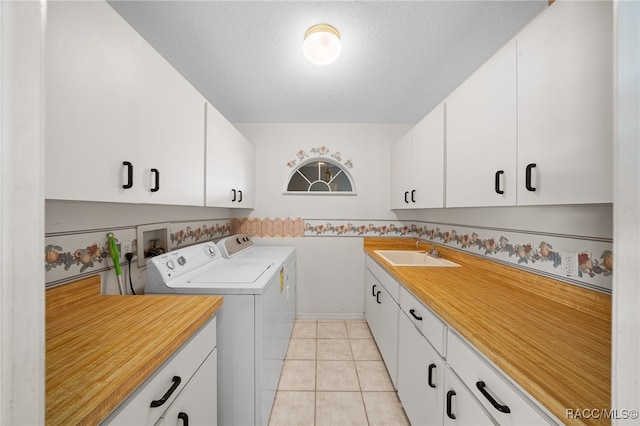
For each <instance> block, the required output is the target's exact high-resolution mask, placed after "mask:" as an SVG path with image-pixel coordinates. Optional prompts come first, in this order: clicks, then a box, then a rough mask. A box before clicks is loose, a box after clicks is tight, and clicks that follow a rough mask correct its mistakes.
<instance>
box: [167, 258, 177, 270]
mask: <svg viewBox="0 0 640 426" xmlns="http://www.w3.org/2000/svg"><path fill="white" fill-rule="evenodd" d="M175 267H176V264H175V263H173V260H167V268H169V269H173V268H175Z"/></svg>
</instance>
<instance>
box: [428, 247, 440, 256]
mask: <svg viewBox="0 0 640 426" xmlns="http://www.w3.org/2000/svg"><path fill="white" fill-rule="evenodd" d="M428 254H429V256H431V257H439V256H440V252H438V250H436V246H435V245H432V246H431V249H430V250H429V253H428Z"/></svg>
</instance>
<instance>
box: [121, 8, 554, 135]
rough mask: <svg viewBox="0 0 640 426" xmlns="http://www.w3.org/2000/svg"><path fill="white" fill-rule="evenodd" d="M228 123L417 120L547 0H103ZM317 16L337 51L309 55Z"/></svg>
mask: <svg viewBox="0 0 640 426" xmlns="http://www.w3.org/2000/svg"><path fill="white" fill-rule="evenodd" d="M110 4H111V5H112V7H113V8H114V9H115V10H116V11H117V12H118V13H120V15H122V16H123V17H124V18H125V19H126V20H127V21H128V22H129V23H130V24H131V25H132V26H133V27H134V28H135V29H136V30H137V31H138V32H139V33H140V34H142V36H143V37H144V38H145V39H147V40H148V41H149V43H151V45H153V47H154V48H155V49H156V50H158V51H159V52H160V53H161V54H162V55H163V56H164V57H165V58H166V59H167V60H168V61H169V62H170V63H171V64H172V65H173V66H174V67H175V68H176V69H177V70H178V71H179V72H180V73H181V74H182V75H183V76H184V77H185V78H186V79H187V80H189V81H190V82H191V84H193V85H194V86H195V87H196V88H197V89H198V90H199V91H200V92H201V93H202V94H203V95H204V96H205V97H206V98H207V99H208V100H209V101H210V102H211V103H212V104H213V105H214V106H215V107H216V108H217V109H218V110H220V112H222V113H223V114H224V115H225V116H226V117H227V119H228V120H229V121H231V122H234V123H295V122H297V123H303V122H306V123H416V122H417V121H419V120H420V119H421V118H422V117H424V115H426V113H427V112H429V111H430V110H431V109H432V108H433V107H434V106H435V105H437V104H438V103H439V102H440V101H442V100H443V99H444V98H445V97H446V95H447V94H448V93H450V92H451V90H453V89H454V88H455V87H456V86H457V85H458V84H460V83H461V82H462V81H463V80H464V79H465V78H466V77H467V76H469V75H470V74H471V73H472V72H473V71H474V70H475V69H476V68H478V67H479V66H480V65H481V64H482V63H483V62H484V61H485V60H486V59H488V58H489V57H490V56H491V55H492V54H493V53H494V52H495V51H497V50H498V49H499V48H500V47H501V46H502V45H504V44H505V43H506V42H507V41H508V40H509V39H510V38H512V37H513V36H514V35H515V34H516V33H517V32H518V31H519V30H520V29H521V28H522V27H524V26H525V25H526V24H527V23H528V22H529V21H531V19H533V17H535V16H536V15H537V14H538V13H539V12H541V11H542V10H543V9H544V8H545V7H546V5H547V0H535V1H482V0H476V1H407V2H405V1H350V2H343V1H322V2H317V1H314V2H311V1H119V0H117V1H110ZM320 22H326V23H329V24H331V25H333V26H335V27H336V28H337V29H338V30H339V31H340V34H341V38H342V43H343V48H342V55H341V56H340V57H339V58H338V60H337V61H336V62H334V63H333V64H331V65H328V66H324V67H321V66H317V65H313V64H311V63H309V62H307V61H306V59H305V58H304V56H303V54H302V40H303V36H304V32H305V30H306V29H307V28H308V27H310V26H311V25H313V24H316V23H320Z"/></svg>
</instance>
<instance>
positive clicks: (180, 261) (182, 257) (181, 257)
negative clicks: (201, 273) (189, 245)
mask: <svg viewBox="0 0 640 426" xmlns="http://www.w3.org/2000/svg"><path fill="white" fill-rule="evenodd" d="M185 263H187V259H186V258H185V257H184V256H180V257H179V258H178V264H179V265H180V266H182V265H184V264H185Z"/></svg>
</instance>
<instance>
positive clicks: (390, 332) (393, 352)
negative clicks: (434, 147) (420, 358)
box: [376, 286, 399, 388]
mask: <svg viewBox="0 0 640 426" xmlns="http://www.w3.org/2000/svg"><path fill="white" fill-rule="evenodd" d="M376 297H377V299H376V303H378V305H379V306H378V319H377V324H376V327H377V328H378V336H379V339H377V340H376V341H377V343H378V347H379V348H380V353H381V354H382V359H383V360H384V363H385V364H386V366H387V371H388V372H389V376H390V377H391V382H392V383H393V386H394V387H396V388H397V382H398V380H397V379H398V311H399V307H398V304H397V303H396V302H395V300H393V298H392V297H391V295H390V294H389V292H388V291H387V290H386V289H385V288H384V286H381V287H380V290H379V292H377V293H376Z"/></svg>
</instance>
